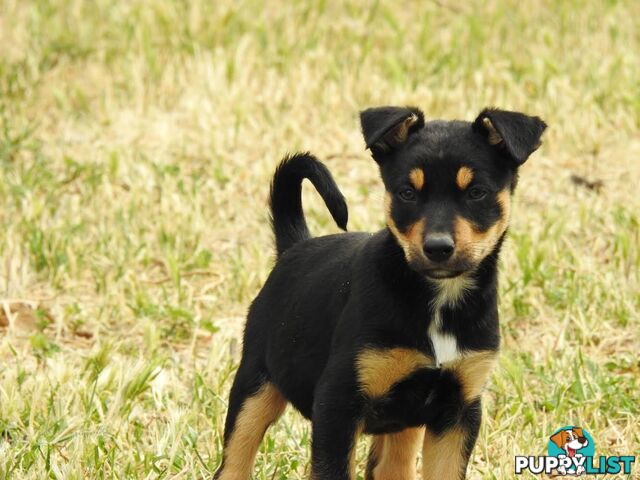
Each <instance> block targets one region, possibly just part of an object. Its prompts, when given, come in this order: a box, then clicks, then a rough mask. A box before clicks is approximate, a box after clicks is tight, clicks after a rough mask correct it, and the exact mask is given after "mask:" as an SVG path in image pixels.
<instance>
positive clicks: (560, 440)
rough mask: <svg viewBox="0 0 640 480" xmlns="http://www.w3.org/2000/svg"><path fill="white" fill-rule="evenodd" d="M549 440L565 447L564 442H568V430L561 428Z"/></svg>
mask: <svg viewBox="0 0 640 480" xmlns="http://www.w3.org/2000/svg"><path fill="white" fill-rule="evenodd" d="M549 440H551V441H552V442H553V443H555V444H556V445H557V446H558V447H560V448H564V444H565V443H567V432H566V431H565V430H560V431H559V432H558V433H556V434H555V435H552V436H551V438H549Z"/></svg>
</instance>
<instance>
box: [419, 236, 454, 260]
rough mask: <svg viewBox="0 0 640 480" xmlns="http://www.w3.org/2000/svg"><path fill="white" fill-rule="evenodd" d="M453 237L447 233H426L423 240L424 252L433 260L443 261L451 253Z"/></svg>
mask: <svg viewBox="0 0 640 480" xmlns="http://www.w3.org/2000/svg"><path fill="white" fill-rule="evenodd" d="M454 247H455V244H454V243H453V238H451V237H450V236H449V235H428V236H427V239H426V240H425V242H424V253H425V255H426V256H427V258H429V260H431V261H433V262H444V261H445V260H447V259H448V258H449V257H450V256H451V255H452V254H453V248H454Z"/></svg>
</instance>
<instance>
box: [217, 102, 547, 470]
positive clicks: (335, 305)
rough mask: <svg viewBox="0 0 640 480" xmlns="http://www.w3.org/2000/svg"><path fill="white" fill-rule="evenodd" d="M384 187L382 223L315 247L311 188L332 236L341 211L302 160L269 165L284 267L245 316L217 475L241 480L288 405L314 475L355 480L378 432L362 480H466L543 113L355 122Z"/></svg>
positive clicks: (311, 161) (395, 113)
mask: <svg viewBox="0 0 640 480" xmlns="http://www.w3.org/2000/svg"><path fill="white" fill-rule="evenodd" d="M361 121H362V131H363V133H364V138H365V141H366V145H367V147H368V148H369V149H370V150H371V153H372V155H373V158H374V160H375V161H376V162H377V163H378V166H379V167H380V173H381V176H382V181H383V182H384V186H385V189H386V228H384V229H383V230H381V231H379V232H377V233H374V234H369V233H343V234H338V235H328V236H325V237H319V238H310V235H309V231H308V229H307V226H306V223H305V219H304V215H303V212H302V205H301V198H300V193H301V182H302V180H303V179H305V178H307V179H309V180H310V181H311V182H312V183H313V184H314V186H315V187H316V189H317V190H318V192H319V193H320V195H321V196H322V198H323V199H324V201H325V203H326V204H327V207H328V208H329V210H330V212H331V214H332V216H333V218H334V219H335V221H336V222H337V224H338V225H339V226H340V227H341V228H343V229H344V228H345V227H346V223H347V207H346V204H345V202H344V198H343V196H342V194H341V193H340V191H339V190H338V188H337V186H336V184H335V183H334V181H333V179H332V177H331V174H330V173H329V172H328V170H327V169H326V168H325V167H324V165H322V164H321V163H320V162H319V161H318V160H316V159H315V158H314V157H312V156H311V155H309V154H299V155H294V156H292V157H290V158H288V159H286V160H284V161H283V162H282V163H281V164H280V166H279V167H278V169H277V170H276V173H275V176H274V178H273V184H272V187H271V211H272V217H273V229H274V231H275V237H276V246H277V252H278V260H277V263H276V266H275V268H274V269H273V271H272V272H271V275H270V276H269V278H268V280H267V282H266V283H265V285H264V287H263V288H262V290H261V291H260V293H259V294H258V296H257V298H256V299H255V301H254V302H253V304H252V305H251V309H250V310H249V316H248V320H247V325H246V329H245V335H244V349H243V355H242V361H241V363H240V367H239V369H238V373H237V375H236V377H235V381H234V383H233V388H232V389H231V397H230V400H229V411H228V415H227V419H226V425H225V433H224V455H223V463H222V465H221V466H220V468H219V470H218V472H217V473H216V476H215V478H216V479H218V480H246V479H248V478H249V477H250V473H251V470H252V466H253V461H254V457H255V454H256V451H257V449H258V447H259V444H260V441H261V439H262V437H263V435H264V432H265V430H266V429H267V427H268V426H269V425H270V424H271V423H272V422H274V421H275V420H276V419H277V418H278V417H279V416H280V415H281V414H282V412H283V410H284V409H285V406H286V405H287V403H291V404H292V405H293V406H294V407H295V408H297V409H298V410H299V411H300V412H301V413H302V414H303V415H304V416H305V417H307V418H309V419H311V421H312V422H313V440H312V465H311V471H312V474H311V477H312V479H313V480H341V479H344V480H347V479H350V480H353V479H355V472H354V445H355V444H356V440H357V438H358V436H359V435H361V434H362V433H366V434H371V435H373V442H372V447H371V451H370V454H369V461H368V465H367V473H366V478H367V479H375V480H409V479H414V478H415V467H416V458H417V455H418V453H419V450H420V447H421V446H422V454H423V478H424V479H425V480H447V479H461V478H464V477H465V472H466V467H467V463H468V460H469V456H470V454H471V451H472V449H473V446H474V443H475V441H476V437H477V434H478V429H479V427H480V415H481V408H480V395H481V392H482V389H483V386H484V384H485V382H486V380H487V377H488V376H489V374H490V371H491V368H492V366H493V364H494V363H495V361H496V357H497V352H498V346H499V343H500V342H499V340H500V339H499V328H498V309H497V262H498V253H499V251H500V246H501V244H502V241H503V239H504V236H505V232H506V231H507V226H508V224H509V213H510V202H511V194H512V193H513V190H514V188H515V186H516V181H517V175H518V174H517V172H518V167H519V166H520V165H522V164H523V163H524V162H525V160H527V158H528V157H529V155H530V154H531V153H532V152H533V151H534V150H535V149H536V148H537V147H538V146H539V144H540V137H541V135H542V132H543V131H544V129H545V127H546V125H545V123H544V122H543V121H542V120H540V119H539V118H537V117H530V116H527V115H524V114H522V113H516V112H508V111H502V110H491V109H488V110H484V111H483V112H482V113H480V115H479V116H478V117H477V118H476V120H475V121H474V122H473V123H469V122H462V121H431V122H427V123H425V121H424V117H423V114H422V112H421V111H420V110H418V109H416V108H402V107H383V108H372V109H369V110H365V111H364V112H362V114H361Z"/></svg>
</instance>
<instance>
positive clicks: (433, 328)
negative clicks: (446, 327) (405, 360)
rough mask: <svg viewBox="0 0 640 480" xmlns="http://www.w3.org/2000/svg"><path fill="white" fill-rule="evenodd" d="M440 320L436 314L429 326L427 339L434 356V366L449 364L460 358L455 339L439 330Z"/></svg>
mask: <svg viewBox="0 0 640 480" xmlns="http://www.w3.org/2000/svg"><path fill="white" fill-rule="evenodd" d="M441 323H442V318H441V317H440V313H439V312H438V313H437V314H436V315H435V317H434V318H433V320H432V321H431V325H429V338H430V339H431V344H432V345H433V351H434V353H435V355H436V365H441V364H442V363H446V362H451V361H453V360H455V359H457V358H458V357H459V356H460V352H459V351H458V342H457V341H456V337H454V336H453V335H451V334H449V333H445V332H443V331H442V330H441V328H440V324H441Z"/></svg>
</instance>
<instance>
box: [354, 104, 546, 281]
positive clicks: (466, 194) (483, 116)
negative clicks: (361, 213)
mask: <svg viewBox="0 0 640 480" xmlns="http://www.w3.org/2000/svg"><path fill="white" fill-rule="evenodd" d="M360 119H361V123H362V132H363V135H364V139H365V142H366V145H367V148H369V149H370V150H371V153H372V156H373V158H374V160H375V161H376V162H377V163H378V165H379V166H380V172H381V175H382V180H383V182H384V185H385V189H386V201H385V202H386V216H387V218H386V221H387V226H388V227H389V230H390V231H391V232H392V233H393V235H394V236H395V238H396V239H397V241H398V243H399V245H400V246H401V247H402V248H403V250H404V254H405V257H406V259H407V262H408V263H409V265H410V266H411V267H412V268H413V269H414V270H416V271H417V272H419V273H421V274H424V275H426V276H428V277H430V278H434V279H442V278H452V277H456V276H459V275H461V274H464V273H466V272H470V271H472V270H474V269H475V268H476V267H477V266H478V265H479V264H480V263H481V262H482V260H483V259H484V258H486V257H487V256H488V255H490V254H491V253H492V252H495V251H497V249H498V248H499V245H500V243H501V239H502V237H503V235H504V233H505V231H506V229H507V226H508V224H509V212H510V201H511V194H512V193H513V190H514V188H515V185H516V180H517V172H518V167H519V166H520V165H522V164H523V163H524V162H525V161H526V160H527V158H528V157H529V155H531V153H533V152H534V151H535V150H536V149H537V148H538V146H539V145H540V137H541V136H542V133H543V131H544V130H545V128H546V124H545V123H544V122H543V121H542V120H541V119H540V118H538V117H530V116H528V115H525V114H522V113H517V112H508V111H504V110H494V109H486V110H483V111H482V112H481V113H480V115H478V117H477V118H476V119H475V121H474V122H472V123H471V122H462V121H431V122H425V120H424V115H423V113H422V112H421V111H420V110H419V109H417V108H413V107H380V108H371V109H368V110H365V111H363V112H362V113H361V114H360Z"/></svg>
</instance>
